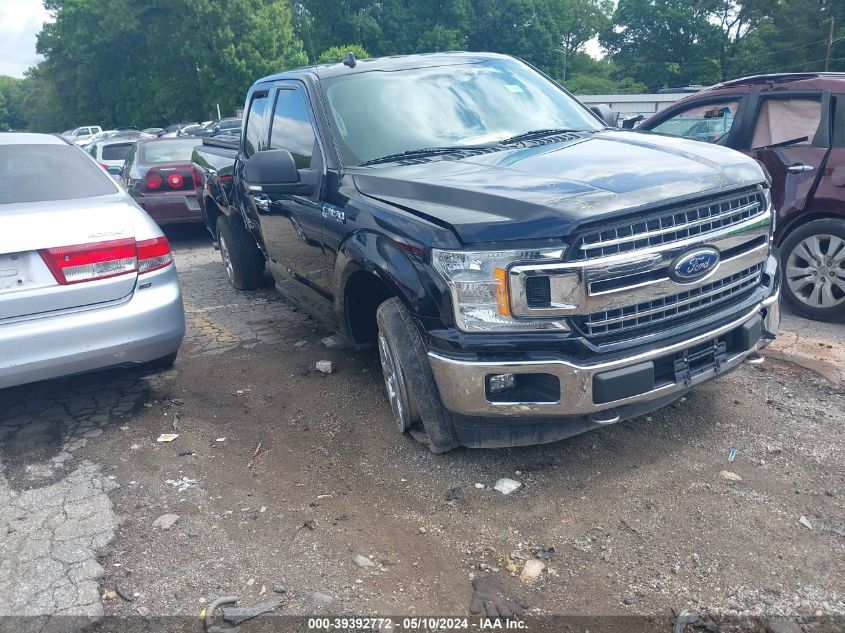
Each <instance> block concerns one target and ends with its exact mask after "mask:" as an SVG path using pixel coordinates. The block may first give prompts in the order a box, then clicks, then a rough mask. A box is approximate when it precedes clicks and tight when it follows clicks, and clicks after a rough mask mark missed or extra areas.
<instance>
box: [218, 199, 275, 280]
mask: <svg viewBox="0 0 845 633" xmlns="http://www.w3.org/2000/svg"><path fill="white" fill-rule="evenodd" d="M217 241H218V242H219V244H220V257H222V258H223V266H225V267H226V277H227V278H228V279H229V283H230V284H232V287H234V288H236V289H237V290H255V289H256V288H261V287H262V286H263V285H264V256H263V255H262V254H261V251H260V250H259V249H258V245H257V244H256V243H255V240H254V239H253V237H252V235H250V234H249V231H247V230H246V229H245V228H244V227H243V225H241V224H240V223H238V222H237V221H232V220H230V219H229V218H228V217H226V216H225V215H221V216H220V217H219V218H217Z"/></svg>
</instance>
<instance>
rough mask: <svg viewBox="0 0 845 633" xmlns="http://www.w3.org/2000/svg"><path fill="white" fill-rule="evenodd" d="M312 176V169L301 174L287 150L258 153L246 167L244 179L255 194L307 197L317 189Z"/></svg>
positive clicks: (249, 160)
mask: <svg viewBox="0 0 845 633" xmlns="http://www.w3.org/2000/svg"><path fill="white" fill-rule="evenodd" d="M303 175H305V176H306V177H305V178H303V177H302V176H303ZM312 175H313V173H312V171H311V170H310V169H304V170H302V172H300V171H299V170H298V169H297V168H296V163H295V162H294V160H293V156H291V153H290V152H289V151H287V150H286V149H270V150H265V151H263V152H256V153H255V154H253V155H252V156H251V157H250V158H249V159H248V160H247V161H246V164H245V165H244V179H245V180H246V182H247V184H248V185H249V189H250V191H254V192H262V193H280V194H296V195H300V196H307V195H310V194H311V193H313V192H314V189H315V187H314V183H313V182H312V180H313V178H312Z"/></svg>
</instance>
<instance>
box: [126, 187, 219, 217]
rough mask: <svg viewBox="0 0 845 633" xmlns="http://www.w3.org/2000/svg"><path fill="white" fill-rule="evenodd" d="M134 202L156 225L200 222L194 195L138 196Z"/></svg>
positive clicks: (164, 194) (200, 214)
mask: <svg viewBox="0 0 845 633" xmlns="http://www.w3.org/2000/svg"><path fill="white" fill-rule="evenodd" d="M135 201H136V202H137V203H138V204H139V205H140V206H141V208H142V209H144V211H146V212H147V213H149V214H150V217H152V219H153V220H155V221H156V224H177V223H182V222H202V221H203V220H202V213H201V212H200V205H199V202H197V196H196V195H195V194H194V193H187V194H184V193H177V192H173V193H163V194H158V195H149V196H138V197H136V198H135Z"/></svg>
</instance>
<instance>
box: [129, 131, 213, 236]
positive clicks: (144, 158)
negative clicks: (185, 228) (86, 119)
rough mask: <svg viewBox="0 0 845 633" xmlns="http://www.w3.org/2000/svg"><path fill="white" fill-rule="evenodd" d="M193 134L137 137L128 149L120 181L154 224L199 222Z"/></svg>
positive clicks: (194, 139) (196, 140) (197, 141)
mask: <svg viewBox="0 0 845 633" xmlns="http://www.w3.org/2000/svg"><path fill="white" fill-rule="evenodd" d="M199 143H200V140H199V139H196V138H165V139H150V140H140V141H138V142H137V143H136V144H135V145H134V147H133V148H132V149H131V150H130V152H129V155H128V156H127V157H126V162H125V163H124V165H123V171H122V172H121V175H120V182H121V184H122V185H123V186H124V187H125V188H126V190H127V191H128V192H129V194H130V195H131V196H132V197H133V198H134V199H135V202H137V203H138V204H139V205H141V207H142V208H143V209H144V210H145V211H146V212H147V213H149V214H150V216H152V218H153V220H155V221H156V222H157V223H158V224H160V225H161V224H176V223H183V222H202V214H201V213H200V207H199V203H198V202H197V194H196V191H195V190H194V179H193V176H192V173H191V152H193V149H194V147H195V146H196V145H197V144H199Z"/></svg>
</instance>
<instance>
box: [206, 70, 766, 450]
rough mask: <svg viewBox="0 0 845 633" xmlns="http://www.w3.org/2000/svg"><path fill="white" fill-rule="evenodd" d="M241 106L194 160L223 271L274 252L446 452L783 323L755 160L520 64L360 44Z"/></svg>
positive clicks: (656, 396) (726, 356) (684, 375)
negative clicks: (606, 105) (619, 121)
mask: <svg viewBox="0 0 845 633" xmlns="http://www.w3.org/2000/svg"><path fill="white" fill-rule="evenodd" d="M245 113H246V114H245V117H244V121H245V123H244V128H243V131H242V134H241V139H240V142H239V143H236V142H232V144H228V143H226V142H221V141H216V140H214V139H208V140H204V141H203V145H201V146H198V147H197V148H196V150H195V152H194V156H193V162H194V171H195V173H194V177H195V183H196V187H197V193H198V198H199V200H200V201H201V207H202V211H203V214H204V217H205V220H206V222H207V225H208V228H209V230H210V231H211V233H212V235H213V237H214V239H215V240H216V242H217V244H218V245H219V247H220V251H221V254H222V257H223V262H224V264H225V266H226V271H227V274H228V277H229V281H230V282H231V283H232V285H233V286H234V287H236V288H238V289H250V288H256V287H258V286H259V285H262V283H263V279H264V277H263V271H264V269H265V265H266V266H267V267H269V270H270V272H271V273H272V277H273V279H274V280H275V284H276V287H277V288H278V290H279V291H281V292H282V293H283V294H284V295H286V296H287V297H289V298H290V299H292V300H294V301H295V302H297V303H298V304H300V305H301V306H302V307H304V308H305V309H306V310H307V311H309V312H310V313H312V314H313V315H315V316H317V317H319V318H321V319H322V320H324V321H326V322H328V323H330V324H332V325H334V326H335V327H336V328H338V329H339V330H340V332H341V333H342V334H343V335H345V337H347V338H348V340H349V341H350V342H351V343H352V344H353V345H355V346H356V347H358V348H365V347H367V346H377V348H378V350H379V353H380V356H381V361H382V368H383V372H384V380H385V387H386V391H387V395H388V398H389V400H390V404H391V407H392V410H393V414H394V417H395V420H396V423H397V425H398V426H399V428H400V429H401V430H402V431H412V432H414V435H415V436H416V437H425V438H426V441H427V442H428V443H429V446H430V448H431V450H433V451H435V452H440V451H446V450H449V449H451V448H453V447H455V446H458V445H461V444H463V445H466V446H473V447H494V446H513V445H520V444H530V443H538V442H550V441H554V440H558V439H561V438H564V437H567V436H570V435H573V434H576V433H580V432H582V431H586V430H588V429H592V428H596V427H599V426H602V425H607V424H611V423H613V422H617V421H619V420H624V419H627V418H631V417H633V416H638V415H641V414H644V413H646V412H649V411H651V410H653V409H656V408H658V407H662V406H664V405H666V404H668V403H670V402H672V401H673V400H675V399H676V398H679V397H680V396H681V395H683V394H684V393H685V392H687V391H688V390H689V389H690V388H691V387H693V386H694V385H697V384H699V383H701V382H703V381H705V380H708V379H710V378H713V377H716V376H720V375H722V374H726V373H728V372H729V371H731V370H732V369H734V368H736V367H737V365H738V364H740V363H741V362H743V361H744V360H746V358H748V357H749V356H752V355H754V354H755V352H756V351H757V350H758V349H760V348H762V347H763V346H765V345H766V344H767V343H768V342H769V341H770V340H771V339H772V338H774V336H775V334H776V332H777V327H778V321H779V310H778V297H779V288H778V274H777V266H778V263H777V256H776V252H775V250H774V247H773V245H772V239H771V238H772V229H773V227H772V208H771V203H770V199H769V186H768V182H767V175H766V174H765V172H764V170H763V169H761V167H760V165H759V164H758V163H757V162H755V161H754V160H752V159H750V158H748V157H746V156H743V155H742V154H740V153H738V152H734V151H732V150H729V149H726V148H723V147H719V146H714V145H707V144H704V143H698V142H695V141H688V140H684V139H678V138H670V137H663V136H657V135H648V134H643V133H637V132H630V131H619V130H611V129H608V128H607V127H606V126H605V125H604V124H603V122H602V120H601V119H600V118H599V117H598V116H596V115H595V114H593V113H592V112H591V111H590V110H588V109H587V108H585V107H584V106H582V105H581V104H579V103H578V102H577V101H576V100H575V99H574V98H573V97H572V96H571V95H570V94H569V93H567V92H566V91H565V90H564V89H562V88H561V87H560V86H558V85H557V84H556V83H554V82H553V81H551V80H550V79H549V78H547V77H545V76H544V75H542V74H541V73H539V72H538V71H536V70H534V69H533V68H531V67H530V66H528V65H527V64H525V63H523V62H521V61H518V60H515V59H513V58H510V57H507V56H502V55H493V54H476V53H448V54H432V55H416V56H410V57H392V58H385V59H376V60H360V61H356V60H355V59H354V58H352V57H350V58H349V59H348V60H347V61H346V62H344V63H343V64H336V65H327V66H317V67H310V68H304V69H300V70H294V71H289V72H285V73H282V74H279V75H275V76H272V77H266V78H264V79H261V80H259V81H257V82H256V83H255V84H254V85H253V86H252V87H251V88H250V90H249V93H248V95H247V99H246V106H245ZM417 431H418V432H417Z"/></svg>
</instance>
